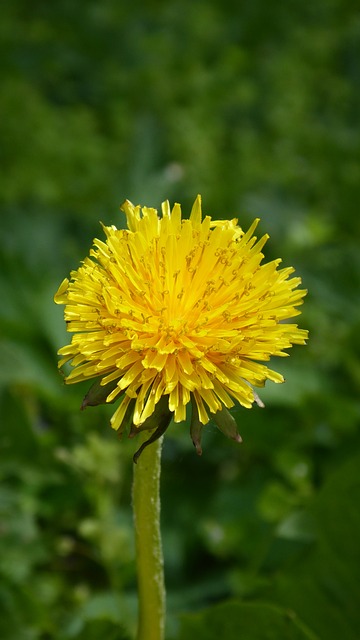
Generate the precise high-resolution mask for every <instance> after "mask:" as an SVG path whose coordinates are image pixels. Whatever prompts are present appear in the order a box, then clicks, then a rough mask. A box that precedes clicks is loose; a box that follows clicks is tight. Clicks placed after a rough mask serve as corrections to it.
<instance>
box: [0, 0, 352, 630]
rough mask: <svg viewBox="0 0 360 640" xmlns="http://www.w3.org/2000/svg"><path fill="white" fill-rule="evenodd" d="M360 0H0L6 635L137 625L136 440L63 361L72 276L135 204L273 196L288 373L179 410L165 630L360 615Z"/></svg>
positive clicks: (269, 213) (0, 597)
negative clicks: (295, 330)
mask: <svg viewBox="0 0 360 640" xmlns="http://www.w3.org/2000/svg"><path fill="white" fill-rule="evenodd" d="M355 4H356V3H353V2H350V0H313V1H312V2H300V1H298V2H296V0H288V1H287V2H281V1H280V0H275V1H273V2H267V1H266V0H245V1H242V2H234V1H233V2H232V1H230V0H222V1H221V2H220V0H218V1H216V0H199V1H197V0H194V1H193V2H190V1H189V2H186V1H185V0H169V1H168V2H156V1H155V0H150V1H149V2H148V3H141V2H139V1H138V0H133V1H132V2H131V3H127V2H120V1H119V0H103V1H102V2H100V1H98V2H97V1H94V0H88V1H85V0H78V1H77V2H72V1H71V0H61V1H60V2H58V3H53V2H46V1H45V0H33V1H32V2H28V1H27V0H3V2H2V3H1V20H0V48H1V51H0V54H1V55H0V69H1V95H0V138H1V164H2V167H1V172H0V184H1V188H0V198H1V213H0V216H1V246H0V265H1V267H0V268H1V271H0V273H1V278H0V300H1V305H0V415H1V426H0V447H1V449H0V637H1V638H2V639H3V640H71V639H74V640H85V638H86V640H92V638H94V639H95V638H96V639H98V638H107V640H120V638H125V639H126V638H129V637H131V635H132V634H133V632H134V628H135V622H136V578H135V561H134V546H133V538H132V521H131V479H132V463H131V457H132V454H133V452H134V450H135V447H136V443H134V442H133V441H131V442H128V441H126V440H124V441H123V442H119V441H118V439H117V437H116V434H115V433H114V432H113V431H112V430H111V429H110V427H109V424H108V423H109V417H110V415H111V413H112V410H113V408H112V407H111V408H109V407H97V408H93V409H88V410H87V411H86V412H84V413H81V412H80V411H79V406H80V403H81V400H82V397H83V395H84V393H85V390H86V387H85V388H84V387H81V385H75V386H70V387H66V388H65V386H64V385H63V383H62V379H61V377H60V375H59V373H58V372H57V357H56V351H57V349H58V348H59V347H60V346H62V345H63V344H65V343H66V342H67V341H68V336H67V335H66V333H65V327H64V322H63V315H62V314H63V309H62V308H58V307H56V306H55V305H54V303H53V300H52V298H53V294H54V292H55V290H56V289H57V287H58V284H59V283H60V281H61V280H62V279H63V278H64V277H65V276H66V275H68V273H69V271H70V270H71V269H72V268H76V267H77V266H78V264H79V261H80V260H81V259H83V258H84V257H85V255H86V254H87V252H88V250H89V248H90V245H91V242H92V239H93V237H94V236H98V237H102V232H101V228H100V226H99V221H100V220H101V221H103V222H104V223H106V224H116V225H118V226H119V225H121V224H123V218H122V217H121V216H122V214H120V213H119V210H118V209H119V205H120V203H121V202H122V201H123V200H124V199H125V198H129V199H130V200H132V201H134V202H135V203H141V204H146V205H149V206H155V207H159V205H160V203H161V202H162V201H163V200H164V199H166V198H169V199H170V201H171V202H174V201H179V202H181V203H182V205H183V211H184V213H185V214H188V212H189V210H190V207H191V204H192V202H193V200H194V198H195V196H196V194H197V193H201V194H202V197H203V208H204V211H205V212H206V214H209V215H211V216H213V217H215V218H217V217H224V218H226V217H234V216H236V217H238V218H239V222H240V224H241V226H243V227H244V228H246V227H247V225H249V224H250V222H251V221H252V219H253V218H254V217H257V216H259V217H260V218H261V223H260V232H261V233H265V232H269V233H270V235H271V238H270V241H269V242H268V244H267V248H266V258H267V259H272V258H275V257H279V256H280V257H282V258H283V261H284V265H286V266H288V265H290V264H291V265H293V266H294V267H295V268H296V271H297V274H299V275H301V276H302V278H303V282H304V285H305V286H306V287H307V288H308V289H309V295H308V297H307V299H306V303H305V305H304V307H303V315H302V316H301V317H300V325H301V326H302V327H304V328H308V329H310V340H309V346H308V347H306V348H299V347H295V348H294V349H293V350H292V352H291V358H289V359H288V360H286V361H283V360H281V359H280V362H279V363H278V362H276V359H275V361H273V363H272V364H273V367H274V368H276V369H278V370H281V371H283V372H284V373H285V375H286V379H287V382H286V384H285V385H279V386H276V385H271V383H270V384H269V385H268V386H267V387H266V388H265V390H264V392H263V394H262V398H263V400H264V401H265V403H266V409H265V410H260V409H258V408H257V407H255V408H254V409H253V410H251V411H247V410H245V409H238V410H235V414H236V417H237V419H238V422H239V427H240V431H241V434H242V436H243V439H244V444H243V445H241V446H238V445H236V444H235V443H233V442H232V441H228V440H226V439H225V438H224V437H223V436H222V435H221V434H220V433H219V432H218V431H217V430H216V428H215V426H212V425H210V426H209V427H208V428H207V429H206V432H205V436H204V442H203V450H204V453H203V456H202V458H198V457H197V456H196V455H195V452H194V449H193V446H192V444H191V442H190V438H189V434H188V429H187V428H186V427H184V425H180V426H179V425H178V426H176V425H174V426H172V427H171V429H169V431H168V432H167V435H166V442H165V447H164V453H163V473H162V527H163V539H164V548H165V562H166V581H167V585H168V609H169V615H168V630H167V638H168V639H171V640H175V639H176V640H178V639H180V638H181V640H185V639H187V640H191V639H192V638H196V639H197V640H201V639H203V638H204V639H212V638H217V639H218V638H219V637H221V636H222V637H224V638H226V640H231V639H232V638H234V639H235V638H236V639H237V638H239V637H240V636H241V637H243V638H244V640H252V639H255V640H265V639H267V638H274V639H276V640H282V638H299V639H300V638H310V639H313V640H314V639H318V640H319V639H321V640H322V639H326V640H339V638H341V639H342V640H358V638H359V634H360V631H359V630H360V608H359V601H360V581H359V577H360V576H359V567H360V548H359V540H360V515H359V497H360V481H359V467H360V449H359V431H358V429H357V425H358V421H359V416H360V403H359V396H358V388H359V382H360V364H359V358H358V352H359V343H360V339H359V320H360V313H359V304H358V298H359V295H358V293H359V280H360V253H359V248H358V242H359V226H360V222H359V206H360V121H359V113H360V11H359V10H355V9H354V6H355Z"/></svg>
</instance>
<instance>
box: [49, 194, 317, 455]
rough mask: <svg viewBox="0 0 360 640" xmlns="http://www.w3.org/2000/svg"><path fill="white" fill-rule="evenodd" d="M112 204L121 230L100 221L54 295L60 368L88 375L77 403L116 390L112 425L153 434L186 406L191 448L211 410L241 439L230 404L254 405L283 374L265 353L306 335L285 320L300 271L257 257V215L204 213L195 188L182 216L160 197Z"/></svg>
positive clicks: (297, 297) (297, 298)
mask: <svg viewBox="0 0 360 640" xmlns="http://www.w3.org/2000/svg"><path fill="white" fill-rule="evenodd" d="M121 209H122V210H123V212H124V213H125V215H126V219H127V226H128V228H127V229H117V228H116V227H114V226H103V229H104V232H105V235H106V240H105V242H103V241H101V240H98V239H95V240H94V245H93V248H92V249H91V251H90V255H89V257H87V258H85V260H84V261H83V262H82V264H81V266H80V267H79V268H78V269H77V270H76V271H72V272H71V275H70V280H68V279H65V280H64V281H63V282H62V284H61V285H60V287H59V290H58V292H57V293H56V295H55V302H56V303H58V304H64V305H65V320H66V322H67V329H68V331H70V332H72V333H73V334H74V335H73V337H72V340H71V343H70V344H69V345H67V346H65V347H62V348H61V349H60V350H59V355H61V356H62V358H61V360H60V362H59V367H63V366H64V364H65V363H67V362H70V363H71V365H72V370H71V372H70V373H69V374H68V375H67V377H66V379H65V380H66V382H67V383H75V382H78V381H81V380H90V379H94V378H96V379H97V380H96V381H95V383H94V384H93V386H92V387H91V389H90V391H89V393H88V394H87V396H86V397H85V399H84V402H83V407H84V406H87V405H94V404H99V403H100V402H108V403H111V402H114V401H115V400H118V399H119V400H120V402H119V405H118V407H117V409H116V410H115V412H114V414H113V416H112V418H111V424H112V427H113V428H114V429H116V430H118V431H119V432H120V433H121V432H122V431H123V430H124V428H125V426H127V425H131V426H130V435H134V434H136V433H137V432H138V431H139V430H142V429H155V428H156V431H155V434H153V435H152V436H151V438H150V440H153V439H155V438H156V437H158V436H159V435H160V434H161V433H163V432H164V430H165V429H166V428H167V426H168V424H169V423H170V420H171V418H173V420H174V421H175V422H182V421H183V420H185V418H186V412H187V407H188V405H189V404H190V403H191V404H192V422H191V436H192V439H193V441H194V444H195V446H196V448H197V451H198V453H201V444H200V439H201V430H202V427H203V425H205V424H206V423H208V422H209V420H210V419H214V421H215V422H216V424H217V425H218V426H219V428H220V429H221V430H222V431H223V432H224V433H225V434H226V435H228V436H230V437H233V438H234V439H236V440H240V436H239V435H238V433H237V430H236V425H235V423H234V420H233V418H232V416H231V414H230V413H229V411H228V409H229V408H230V407H232V406H233V405H234V402H235V401H237V402H238V403H240V404H241V405H242V406H243V407H246V408H250V407H251V406H252V405H253V403H254V402H257V403H258V404H260V405H261V401H260V400H259V398H258V396H257V394H256V392H255V390H254V387H262V386H264V384H265V382H266V380H271V381H272V382H276V383H280V382H283V376H282V375H281V374H280V373H277V372H275V371H273V370H272V369H270V368H268V367H267V366H266V365H265V364H263V362H266V361H268V360H269V359H270V357H271V356H286V355H288V354H287V352H286V350H287V349H288V348H289V347H291V346H292V345H293V344H304V343H305V340H306V338H307V331H305V330H303V329H299V328H298V326H297V325H296V324H293V323H289V322H287V323H286V322H284V321H285V320H288V319H290V318H293V317H294V316H296V315H298V314H299V313H300V311H299V310H298V308H297V307H298V306H299V305H301V304H302V302H303V297H304V295H305V294H306V290H304V289H299V288H298V287H299V285H300V283H301V280H300V278H299V277H290V276H291V274H292V273H293V271H294V269H293V268H292V267H288V268H279V265H280V262H281V260H280V259H278V260H273V261H271V262H268V263H265V264H262V260H263V258H264V256H263V253H262V249H263V247H264V245H265V243H266V241H267V239H268V236H267V235H264V236H263V237H262V238H260V239H259V240H257V238H256V237H255V236H254V235H253V234H254V231H255V228H256V226H257V224H258V222H259V221H258V220H255V221H254V222H253V224H252V225H251V226H250V228H249V230H248V231H247V232H246V233H245V232H244V231H242V229H241V228H240V227H239V226H238V223H237V220H236V219H233V220H212V219H211V217H209V216H205V217H204V218H202V213H201V198H200V196H198V197H197V198H196V200H195V203H194V205H193V207H192V211H191V215H190V218H189V219H182V215H181V208H180V205H179V204H175V205H174V207H173V208H172V209H170V205H169V202H168V201H166V202H164V203H163V204H162V215H161V216H159V215H158V212H157V210H156V209H153V208H148V207H142V208H141V207H140V206H134V205H133V204H131V202H129V201H128V200H126V201H125V202H124V204H123V205H122V207H121Z"/></svg>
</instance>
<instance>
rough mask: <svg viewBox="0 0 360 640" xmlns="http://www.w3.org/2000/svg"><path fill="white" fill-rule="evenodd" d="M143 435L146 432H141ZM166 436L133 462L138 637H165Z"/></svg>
mask: <svg viewBox="0 0 360 640" xmlns="http://www.w3.org/2000/svg"><path fill="white" fill-rule="evenodd" d="M139 437H140V438H143V440H144V439H146V438H147V437H148V435H147V436H145V438H144V437H143V434H139ZM162 440H163V438H162V437H161V438H159V439H158V440H156V442H154V443H152V444H151V445H150V446H148V447H146V448H145V449H144V450H143V451H142V453H141V456H140V457H139V458H138V462H137V463H136V464H134V479H133V513H134V525H135V547H136V562H137V576H138V598H139V619H138V632H137V640H163V638H164V625H165V585H164V562H163V552H162V544H161V531H160V469H161V446H162Z"/></svg>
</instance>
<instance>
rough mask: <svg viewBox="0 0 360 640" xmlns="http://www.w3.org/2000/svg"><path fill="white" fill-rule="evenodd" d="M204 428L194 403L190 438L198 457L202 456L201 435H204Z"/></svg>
mask: <svg viewBox="0 0 360 640" xmlns="http://www.w3.org/2000/svg"><path fill="white" fill-rule="evenodd" d="M203 428H204V425H203V424H202V423H201V422H200V420H199V415H198V412H197V408H196V406H195V403H192V413H191V423H190V436H191V440H192V441H193V445H194V447H195V449H196V453H197V454H198V456H201V454H202V448H201V435H202V430H203Z"/></svg>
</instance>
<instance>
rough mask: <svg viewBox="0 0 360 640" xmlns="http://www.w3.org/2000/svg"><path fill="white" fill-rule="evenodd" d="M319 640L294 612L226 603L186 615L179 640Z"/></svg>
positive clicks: (256, 605) (269, 607)
mask: <svg viewBox="0 0 360 640" xmlns="http://www.w3.org/2000/svg"><path fill="white" fill-rule="evenodd" d="M219 637H224V638H226V640H238V638H241V637H243V638H246V639H247V640H278V638H281V639H282V640H316V636H314V635H313V634H312V633H311V632H310V631H309V630H308V629H306V628H305V627H304V625H302V624H301V623H300V622H299V621H298V620H297V618H296V616H295V615H294V614H293V613H292V612H291V611H286V610H285V609H279V608H278V607H272V606H270V605H265V604H239V603H235V602H227V603H226V604H220V605H217V606H216V607H212V608H211V609H208V610H206V611H205V612H201V613H197V614H187V615H186V616H183V620H182V627H181V632H180V635H179V640H217V638H219Z"/></svg>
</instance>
